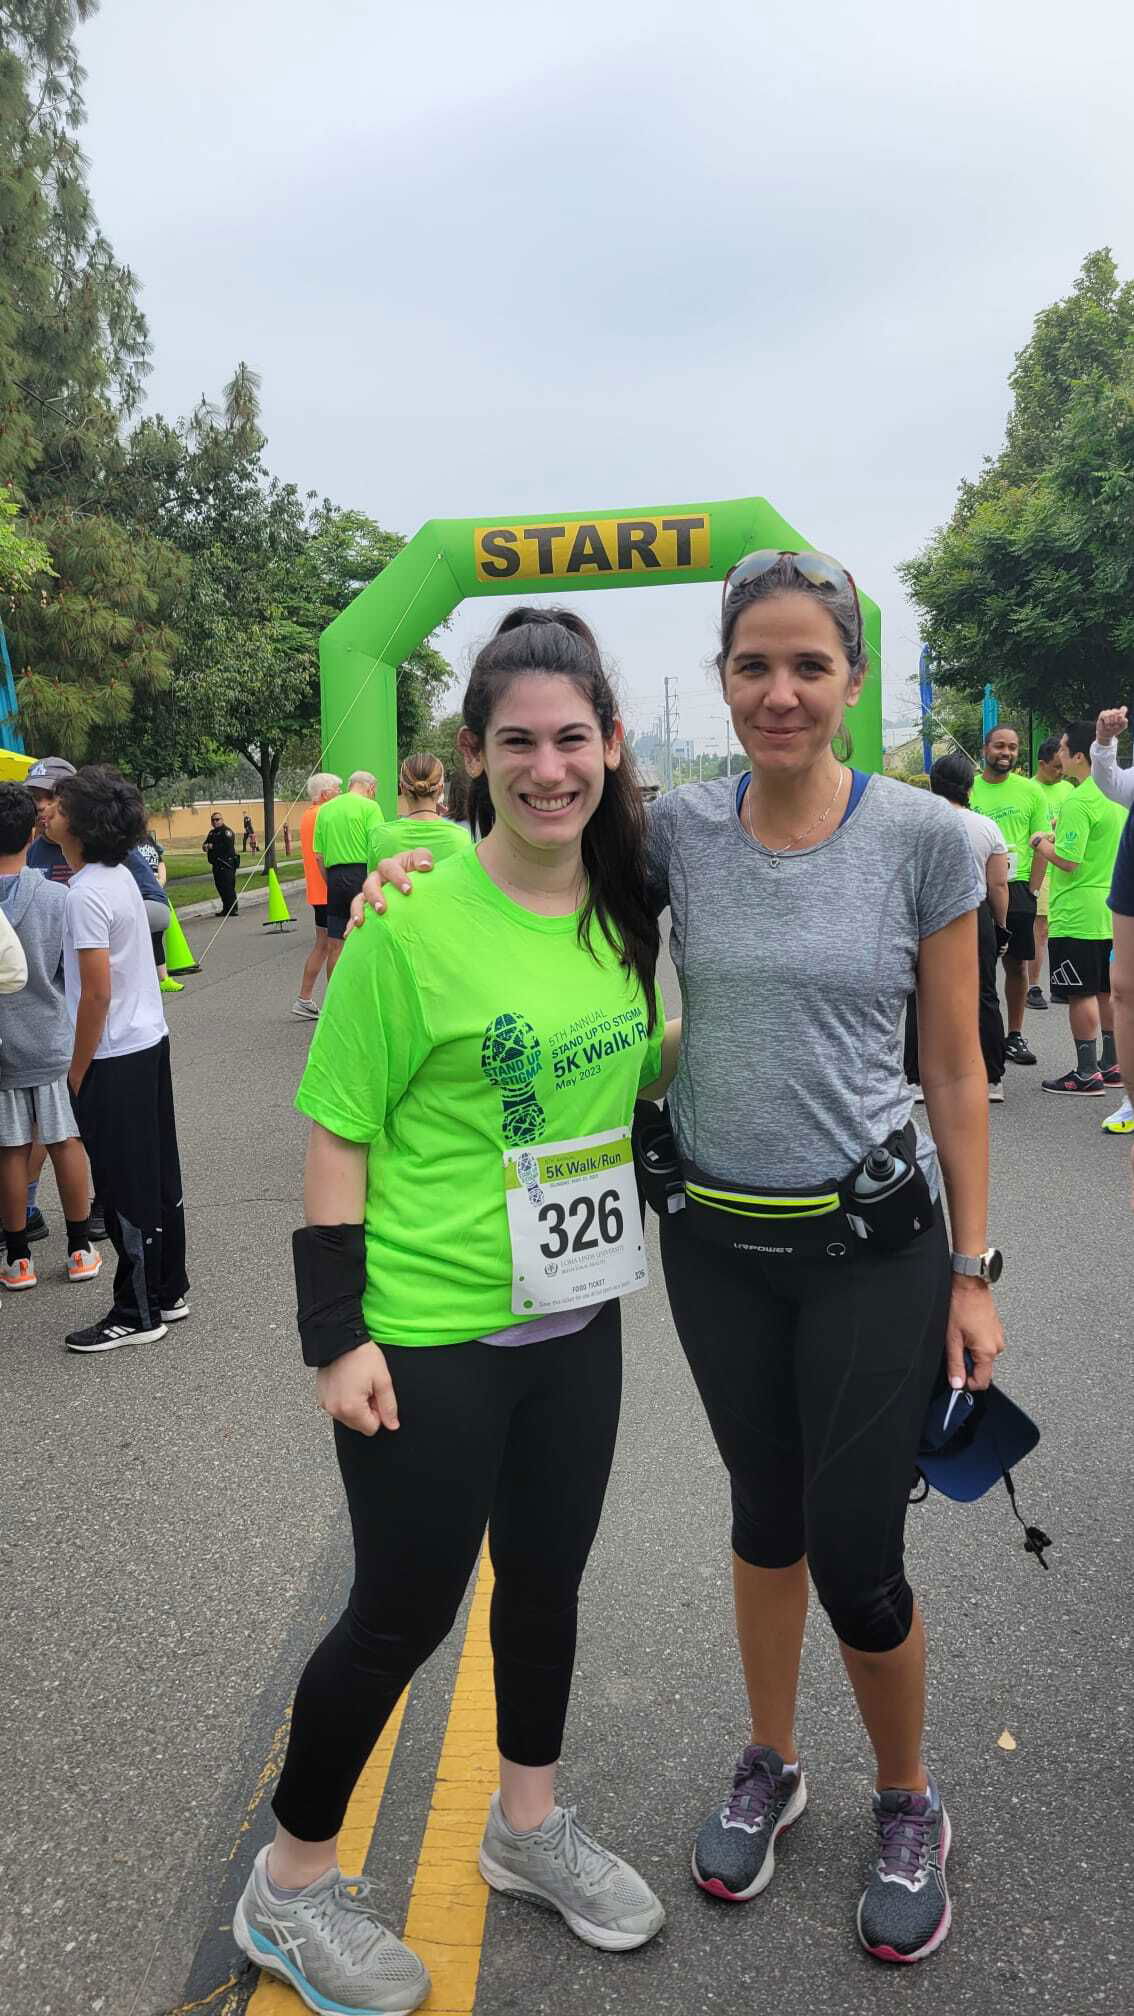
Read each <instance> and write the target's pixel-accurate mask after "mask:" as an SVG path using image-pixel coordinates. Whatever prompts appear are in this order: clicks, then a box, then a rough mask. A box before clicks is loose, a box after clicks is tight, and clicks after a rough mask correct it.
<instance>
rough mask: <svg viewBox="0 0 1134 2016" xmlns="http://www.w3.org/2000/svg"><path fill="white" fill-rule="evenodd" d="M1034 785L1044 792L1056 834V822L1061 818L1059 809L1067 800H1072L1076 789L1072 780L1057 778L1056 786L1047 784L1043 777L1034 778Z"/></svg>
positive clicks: (1052, 827) (1052, 826)
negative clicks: (1071, 797)
mask: <svg viewBox="0 0 1134 2016" xmlns="http://www.w3.org/2000/svg"><path fill="white" fill-rule="evenodd" d="M1032 783H1033V784H1035V785H1037V786H1038V787H1039V789H1040V790H1041V791H1042V792H1043V795H1044V797H1045V799H1046V800H1047V809H1048V814H1049V817H1050V819H1051V830H1052V832H1053V833H1054V831H1055V822H1056V820H1057V819H1058V817H1059V808H1060V806H1061V805H1062V804H1063V802H1064V800H1065V799H1067V798H1070V796H1071V793H1072V792H1073V791H1074V789H1075V786H1074V785H1073V784H1072V782H1071V779H1070V778H1069V777H1057V778H1056V780H1055V782H1054V784H1045V783H1044V781H1043V779H1042V777H1033V778H1032Z"/></svg>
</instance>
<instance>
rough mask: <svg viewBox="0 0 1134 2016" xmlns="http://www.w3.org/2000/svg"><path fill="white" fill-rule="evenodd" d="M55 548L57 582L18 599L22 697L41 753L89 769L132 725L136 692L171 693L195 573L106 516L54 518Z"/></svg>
mask: <svg viewBox="0 0 1134 2016" xmlns="http://www.w3.org/2000/svg"><path fill="white" fill-rule="evenodd" d="M49 545H50V550H51V555H52V560H53V563H54V574H55V578H54V579H51V578H50V577H49V576H48V575H47V574H46V573H44V574H41V575H39V576H37V578H36V581H35V584H34V586H33V587H31V588H25V589H23V590H22V591H21V592H19V593H17V594H16V595H15V596H14V597H13V599H12V610H11V617H10V620H9V623H8V626H7V628H8V635H9V639H10V643H11V649H12V655H13V659H14V661H15V663H16V665H17V667H19V668H20V676H19V677H18V678H17V681H16V697H17V701H18V704H19V708H20V713H21V715H22V717H23V719H24V721H25V723H26V725H27V729H28V731H29V734H30V737H31V739H32V742H33V745H34V744H35V743H37V742H38V744H39V745H40V746H41V747H42V748H45V749H48V748H50V749H55V750H60V751H63V750H65V751H66V752H67V754H68V755H69V756H70V757H71V759H72V761H74V762H80V761H82V759H83V757H84V756H86V755H87V754H88V751H89V749H90V747H91V744H92V741H93V740H94V738H95V737H96V736H97V735H98V734H99V733H100V732H102V733H104V734H105V733H108V732H112V731H113V730H114V729H116V728H118V727H121V726H122V725H123V724H124V723H125V722H126V721H127V720H128V719H129V717H130V712H131V708H132V705H133V701H134V695H135V692H136V691H137V690H140V691H142V692H143V693H146V694H148V695H152V694H154V693H158V692H162V691H164V690H165V689H166V688H167V687H168V685H169V679H170V670H171V665H172V659H173V653H174V650H175V648H176V638H175V636H174V633H173V630H172V628H171V624H170V619H171V615H172V612H173V609H174V607H175V605H176V603H177V601H178V599H179V596H180V594H181V592H182V589H183V587H184V583H185V579H186V575H187V572H188V570H187V568H186V566H185V563H184V562H183V560H182V559H181V556H180V555H179V554H178V553H176V552H175V551H174V550H173V548H172V547H170V546H167V545H165V544H164V543H163V542H162V541H160V540H157V539H152V538H150V537H149V536H148V535H147V534H145V533H142V532H140V531H137V530H135V531H133V532H127V531H125V530H124V529H123V528H122V527H121V526H120V525H116V524H115V523H114V521H113V519H110V518H105V517H101V516H95V517H90V518H87V517H83V516H81V515H80V514H79V513H77V512H71V511H57V512H55V513H54V514H53V516H52V518H51V521H50V539H49Z"/></svg>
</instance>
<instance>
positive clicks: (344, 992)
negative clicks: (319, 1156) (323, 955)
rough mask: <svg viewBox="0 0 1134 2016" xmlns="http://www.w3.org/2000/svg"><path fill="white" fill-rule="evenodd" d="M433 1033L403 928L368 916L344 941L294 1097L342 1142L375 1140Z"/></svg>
mask: <svg viewBox="0 0 1134 2016" xmlns="http://www.w3.org/2000/svg"><path fill="white" fill-rule="evenodd" d="M432 1048H433V1039H432V1036H431V1034H430V1030H429V1026H428V1023H427V1021H426V1018H425V1013H424V1010H423V1008H422V1004H421V995H420V991H419V988H418V985H417V976H416V974H415V973H414V970H413V965H412V962H411V960H410V958H409V956H408V954H407V951H406V948H405V946H404V945H403V944H402V943H401V940H400V938H399V936H398V933H397V932H396V931H395V930H393V929H391V927H390V925H389V923H388V922H387V921H385V920H384V919H381V918H378V917H373V916H370V917H367V919H366V922H365V923H364V924H363V926H362V928H361V929H360V930H358V931H353V932H352V933H351V935H350V937H349V938H348V940H347V942H346V944H345V945H344V947H343V951H342V956H341V958H340V960H339V963H338V966H337V967H336V969H335V974H334V979H333V982H332V985H331V986H330V987H329V988H328V989H327V996H326V1000H325V1001H324V1003H323V1009H322V1013H321V1014H320V1016H319V1026H318V1028H317V1029H316V1031H315V1037H314V1040H313V1042H312V1044H311V1049H310V1051H309V1053H308V1058H307V1069H306V1070H305V1071H304V1073H303V1077H302V1079H301V1080H300V1084H299V1090H298V1092H297V1093H296V1095H295V1103H296V1106H297V1107H298V1109H299V1111H300V1112H301V1113H306V1115H307V1117H308V1119H309V1120H317V1121H318V1122H319V1125H320V1126H321V1127H325V1128H326V1129H327V1131H328V1133H330V1134H337V1135H339V1136H340V1138H341V1139H342V1140H344V1141H357V1142H365V1143H367V1144H369V1143H370V1142H371V1141H375V1140H377V1138H378V1136H379V1135H380V1134H381V1132H382V1129H383V1128H384V1126H385V1124H386V1120H387V1117H388V1115H389V1114H390V1113H392V1112H393V1109H394V1107H395V1106H396V1105H397V1103H398V1101H399V1099H401V1097H402V1095H403V1093H404V1092H405V1090H406V1087H407V1086H408V1085H409V1083H410V1080H411V1079H412V1078H413V1076H414V1074H415V1073H416V1072H417V1071H419V1070H420V1069H421V1066H422V1064H423V1063H424V1061H425V1059H426V1057H427V1056H428V1055H429V1052H430V1050H431V1049H432Z"/></svg>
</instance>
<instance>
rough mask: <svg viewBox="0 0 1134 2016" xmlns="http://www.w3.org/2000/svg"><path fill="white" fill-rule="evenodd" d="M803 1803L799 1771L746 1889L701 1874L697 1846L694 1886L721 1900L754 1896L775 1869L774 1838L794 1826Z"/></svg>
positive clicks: (804, 1795)
mask: <svg viewBox="0 0 1134 2016" xmlns="http://www.w3.org/2000/svg"><path fill="white" fill-rule="evenodd" d="M806 1806H807V1780H806V1778H805V1777H804V1775H803V1773H802V1771H801V1772H800V1774H799V1784H798V1786H797V1787H796V1789H795V1791H794V1792H793V1793H792V1796H791V1798H790V1799H789V1800H788V1803H787V1805H786V1806H785V1807H784V1810H783V1813H782V1814H781V1816H780V1819H779V1821H778V1823H777V1826H776V1831H775V1833H774V1834H773V1836H772V1838H771V1840H770V1842H769V1843H768V1852H767V1854H766V1855H765V1857H764V1860H763V1861H762V1863H761V1864H760V1872H759V1874H758V1876H757V1877H756V1879H755V1881H754V1882H752V1883H750V1884H749V1885H748V1888H747V1890H729V1889H726V1887H725V1885H724V1884H723V1883H722V1882H721V1879H720V1877H719V1876H709V1877H705V1876H702V1874H701V1871H700V1870H699V1869H698V1867H697V1850H696V1849H694V1850H693V1864H692V1867H693V1881H694V1883H696V1885H697V1887H698V1889H700V1890H703V1891H704V1892H705V1895H706V1896H707V1897H719V1898H720V1899H721V1900H722V1902H723V1903H725V1904H747V1903H749V1902H750V1900H751V1899H752V1898H753V1897H758V1896H759V1895H760V1892H761V1890H766V1889H767V1887H768V1885H769V1883H770V1882H771V1880H772V1878H773V1876H774V1875H775V1873H776V1842H777V1841H778V1840H779V1838H780V1835H781V1834H786V1833H787V1830H788V1828H789V1827H794V1825H795V1823H796V1821H797V1820H798V1819H799V1817H800V1815H801V1814H802V1813H803V1812H804V1810H805V1808H806Z"/></svg>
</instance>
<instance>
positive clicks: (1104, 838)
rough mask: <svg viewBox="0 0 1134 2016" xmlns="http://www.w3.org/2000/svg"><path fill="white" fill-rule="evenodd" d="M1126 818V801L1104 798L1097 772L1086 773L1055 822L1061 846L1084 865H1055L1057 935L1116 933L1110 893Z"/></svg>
mask: <svg viewBox="0 0 1134 2016" xmlns="http://www.w3.org/2000/svg"><path fill="white" fill-rule="evenodd" d="M1125 824H1126V807H1125V806H1124V805H1112V803H1111V801H1110V799H1109V798H1104V797H1103V794H1102V792H1101V791H1100V790H1099V787H1098V785H1097V784H1096V783H1095V781H1094V779H1093V778H1092V777H1085V778H1084V779H1083V782H1082V783H1081V784H1080V785H1079V787H1078V789H1077V790H1073V791H1072V793H1071V795H1070V797H1069V798H1066V799H1064V802H1063V804H1062V805H1061V806H1060V808H1059V820H1058V824H1057V825H1056V828H1055V841H1054V846H1055V851H1056V853H1057V854H1061V855H1062V856H1063V859H1064V860H1065V861H1078V862H1079V863H1080V866H1079V867H1078V868H1076V869H1075V870H1074V871H1073V872H1072V873H1071V874H1068V872H1067V871H1066V869H1063V868H1054V867H1053V868H1052V871H1051V915H1050V918H1049V920H1048V928H1049V930H1050V932H1051V935H1052V937H1053V938H1093V939H1099V938H1109V937H1110V936H1111V928H1112V927H1111V921H1110V911H1109V910H1108V908H1107V901H1106V899H1107V897H1108V895H1109V894H1110V878H1111V875H1112V874H1113V872H1114V857H1115V855H1116V854H1117V853H1118V843H1119V841H1120V840H1121V838H1122V829H1123V827H1124V826H1125Z"/></svg>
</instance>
